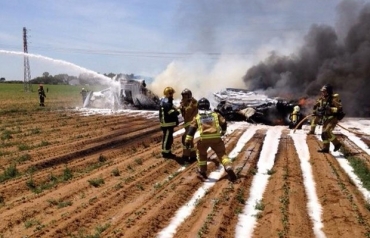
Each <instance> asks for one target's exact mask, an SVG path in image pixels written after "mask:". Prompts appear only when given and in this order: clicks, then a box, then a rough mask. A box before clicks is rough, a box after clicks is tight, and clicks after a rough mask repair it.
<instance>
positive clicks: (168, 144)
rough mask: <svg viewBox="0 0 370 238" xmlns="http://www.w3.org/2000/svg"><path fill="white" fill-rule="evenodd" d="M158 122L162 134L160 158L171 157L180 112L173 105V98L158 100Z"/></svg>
mask: <svg viewBox="0 0 370 238" xmlns="http://www.w3.org/2000/svg"><path fill="white" fill-rule="evenodd" d="M159 105H160V108H159V121H160V125H161V129H162V132H163V137H162V156H163V157H164V158H170V157H173V154H172V152H171V148H172V144H173V132H174V128H175V127H176V126H177V125H178V124H179V120H178V117H177V116H178V115H180V112H179V111H178V110H177V109H176V108H175V106H174V105H173V98H172V96H171V97H164V98H162V99H161V100H160V104H159Z"/></svg>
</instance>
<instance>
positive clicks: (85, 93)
mask: <svg viewBox="0 0 370 238" xmlns="http://www.w3.org/2000/svg"><path fill="white" fill-rule="evenodd" d="M87 92H88V91H87V90H86V89H85V88H82V89H81V92H80V94H81V96H82V106H83V105H84V103H85V100H86V96H87Z"/></svg>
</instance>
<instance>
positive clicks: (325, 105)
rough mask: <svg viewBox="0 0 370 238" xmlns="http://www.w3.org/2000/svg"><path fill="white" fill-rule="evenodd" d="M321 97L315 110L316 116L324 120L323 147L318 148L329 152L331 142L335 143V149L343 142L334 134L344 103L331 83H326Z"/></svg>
mask: <svg viewBox="0 0 370 238" xmlns="http://www.w3.org/2000/svg"><path fill="white" fill-rule="evenodd" d="M320 91H321V97H320V98H319V100H318V102H319V103H318V106H317V109H316V111H315V116H317V117H318V119H319V120H322V122H323V125H322V132H321V139H322V142H323V147H322V148H321V149H320V150H318V152H321V153H329V147H330V142H331V143H333V145H334V151H337V150H339V149H340V147H341V146H342V144H341V143H340V142H339V141H338V139H337V138H336V136H335V135H334V134H333V130H334V128H335V126H336V125H337V124H338V119H339V120H340V119H342V117H341V116H340V115H341V112H342V103H341V100H340V98H339V95H338V94H334V93H333V88H332V86H331V85H329V84H326V85H324V86H323V87H322V88H321V90H320Z"/></svg>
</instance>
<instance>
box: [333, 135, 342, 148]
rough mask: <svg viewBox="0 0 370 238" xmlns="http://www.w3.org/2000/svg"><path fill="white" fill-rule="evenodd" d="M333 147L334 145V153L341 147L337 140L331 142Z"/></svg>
mask: <svg viewBox="0 0 370 238" xmlns="http://www.w3.org/2000/svg"><path fill="white" fill-rule="evenodd" d="M332 143H333V145H334V151H338V150H339V149H340V148H341V147H342V144H341V143H340V142H339V141H338V139H337V138H335V139H334V140H333V141H332Z"/></svg>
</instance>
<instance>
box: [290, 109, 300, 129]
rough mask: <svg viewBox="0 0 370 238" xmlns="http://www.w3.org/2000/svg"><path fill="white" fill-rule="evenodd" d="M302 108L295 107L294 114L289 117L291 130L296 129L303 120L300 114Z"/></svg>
mask: <svg viewBox="0 0 370 238" xmlns="http://www.w3.org/2000/svg"><path fill="white" fill-rule="evenodd" d="M300 111H301V108H300V107H299V106H298V105H297V106H294V107H293V112H292V113H291V114H290V115H289V120H290V123H289V129H294V128H295V127H296V126H297V124H298V123H299V122H300V121H301V120H302V114H301V113H300ZM301 128H302V126H300V128H298V129H301Z"/></svg>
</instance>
